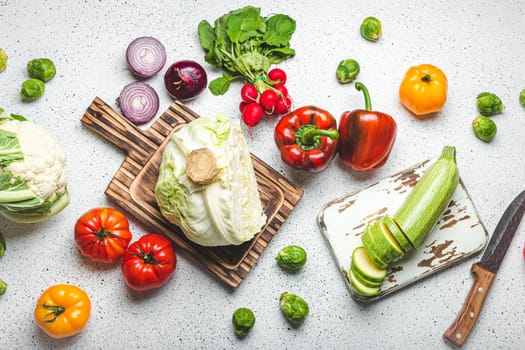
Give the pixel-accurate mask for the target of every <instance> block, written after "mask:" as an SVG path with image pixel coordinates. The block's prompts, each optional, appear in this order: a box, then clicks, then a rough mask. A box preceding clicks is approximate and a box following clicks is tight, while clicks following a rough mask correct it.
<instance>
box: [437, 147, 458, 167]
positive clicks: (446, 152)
mask: <svg viewBox="0 0 525 350" xmlns="http://www.w3.org/2000/svg"><path fill="white" fill-rule="evenodd" d="M439 158H441V159H449V160H452V161H453V162H454V163H456V147H454V146H445V147H443V151H441V155H440V156H439Z"/></svg>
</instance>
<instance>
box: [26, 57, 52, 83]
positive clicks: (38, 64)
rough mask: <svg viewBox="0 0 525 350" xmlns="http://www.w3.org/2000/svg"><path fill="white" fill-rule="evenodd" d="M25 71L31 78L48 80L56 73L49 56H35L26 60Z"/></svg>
mask: <svg viewBox="0 0 525 350" xmlns="http://www.w3.org/2000/svg"><path fill="white" fill-rule="evenodd" d="M27 72H28V73H29V75H30V76H31V77H32V78H36V79H40V80H42V81H43V82H46V81H50V80H51V79H53V77H54V76H55V74H56V72H57V71H56V67H55V64H54V63H53V61H51V60H50V59H49V58H35V59H34V60H31V61H29V62H27Z"/></svg>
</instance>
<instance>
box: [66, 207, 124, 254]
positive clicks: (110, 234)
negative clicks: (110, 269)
mask: <svg viewBox="0 0 525 350" xmlns="http://www.w3.org/2000/svg"><path fill="white" fill-rule="evenodd" d="M129 241H131V232H130V231H129V223H128V219H126V216H125V215H124V214H122V213H121V212H120V211H118V210H116V209H113V208H94V209H91V210H89V211H87V212H86V213H85V214H84V215H82V216H81V217H80V218H79V219H78V220H77V223H76V224H75V242H76V244H77V247H78V249H80V252H81V253H82V255H84V256H87V257H89V258H91V260H93V261H99V262H105V263H111V262H115V261H117V260H118V259H120V257H121V256H122V254H124V252H125V251H126V247H127V246H128V244H129Z"/></svg>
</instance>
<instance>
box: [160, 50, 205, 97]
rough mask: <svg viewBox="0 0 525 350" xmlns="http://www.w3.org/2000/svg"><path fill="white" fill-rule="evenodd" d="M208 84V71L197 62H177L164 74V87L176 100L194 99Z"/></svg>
mask: <svg viewBox="0 0 525 350" xmlns="http://www.w3.org/2000/svg"><path fill="white" fill-rule="evenodd" d="M207 83H208V78H207V76H206V71H205V70H204V68H202V66H201V65H200V64H198V63H197V62H195V61H190V60H182V61H178V62H175V63H173V64H172V65H171V66H169V68H168V70H167V71H166V73H165V74H164V85H165V86H166V89H167V90H168V92H169V94H170V96H171V97H173V98H174V99H179V100H189V99H192V98H194V97H196V96H197V95H198V94H200V93H201V92H202V90H204V89H205V88H206V84H207Z"/></svg>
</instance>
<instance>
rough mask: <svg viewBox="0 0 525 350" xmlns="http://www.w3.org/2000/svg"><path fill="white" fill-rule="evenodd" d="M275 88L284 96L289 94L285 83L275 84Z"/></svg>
mask: <svg viewBox="0 0 525 350" xmlns="http://www.w3.org/2000/svg"><path fill="white" fill-rule="evenodd" d="M273 88H274V89H275V90H277V91H279V92H280V93H281V96H282V97H286V96H288V89H287V88H286V86H284V84H275V85H274V86H273Z"/></svg>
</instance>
